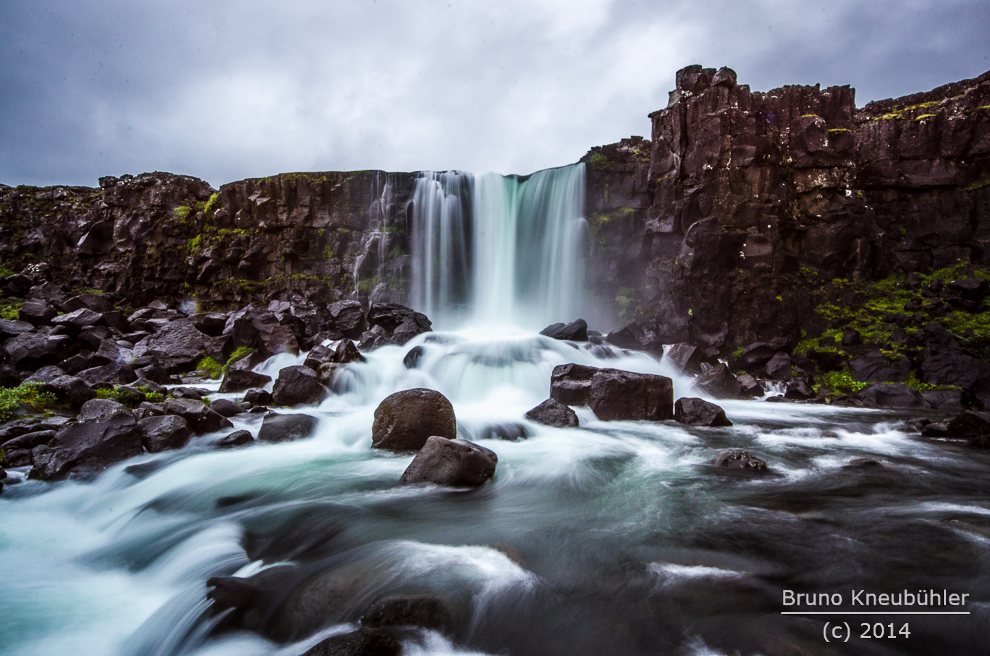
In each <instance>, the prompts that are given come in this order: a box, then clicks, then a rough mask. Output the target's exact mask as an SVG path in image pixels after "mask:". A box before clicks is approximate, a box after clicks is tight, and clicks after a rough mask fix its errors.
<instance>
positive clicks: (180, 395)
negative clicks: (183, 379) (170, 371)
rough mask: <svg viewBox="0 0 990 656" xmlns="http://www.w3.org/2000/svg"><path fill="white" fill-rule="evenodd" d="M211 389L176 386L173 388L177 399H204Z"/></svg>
mask: <svg viewBox="0 0 990 656" xmlns="http://www.w3.org/2000/svg"><path fill="white" fill-rule="evenodd" d="M209 393H210V392H209V390H205V389H199V388H196V387H175V388H172V397H173V398H176V399H192V400H193V401H202V400H203V397H204V396H208V395H209Z"/></svg>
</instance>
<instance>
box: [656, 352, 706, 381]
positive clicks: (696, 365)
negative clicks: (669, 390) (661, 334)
mask: <svg viewBox="0 0 990 656" xmlns="http://www.w3.org/2000/svg"><path fill="white" fill-rule="evenodd" d="M663 359H664V361H665V362H667V363H669V364H670V366H672V367H673V368H674V371H677V372H678V373H682V374H691V375H695V374H699V373H701V363H702V362H703V361H704V360H705V354H704V352H703V351H702V350H701V349H699V348H698V347H697V346H692V345H691V344H674V345H672V346H669V347H668V348H667V350H666V351H665V352H664V355H663Z"/></svg>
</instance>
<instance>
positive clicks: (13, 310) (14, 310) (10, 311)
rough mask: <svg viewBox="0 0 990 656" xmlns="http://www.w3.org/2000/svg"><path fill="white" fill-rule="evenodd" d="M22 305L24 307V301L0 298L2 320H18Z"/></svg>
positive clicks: (0, 316) (0, 317)
mask: <svg viewBox="0 0 990 656" xmlns="http://www.w3.org/2000/svg"><path fill="white" fill-rule="evenodd" d="M22 305H24V301H21V300H15V299H12V298H0V319H6V320H8V321H13V320H14V319H17V316H18V312H19V311H20V309H21V306H22Z"/></svg>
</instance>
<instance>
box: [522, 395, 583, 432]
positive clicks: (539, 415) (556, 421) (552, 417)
mask: <svg viewBox="0 0 990 656" xmlns="http://www.w3.org/2000/svg"><path fill="white" fill-rule="evenodd" d="M525 417H526V419H529V420H530V421H535V422H537V423H539V424H544V425H546V426H555V427H557V428H577V425H578V416H577V414H576V413H575V412H574V411H573V410H571V409H570V408H569V407H567V406H566V405H564V404H563V403H561V402H560V401H557V400H555V399H547V400H546V401H544V402H543V403H541V404H540V405H538V406H536V407H535V408H533V409H532V410H529V411H528V412H526V415H525Z"/></svg>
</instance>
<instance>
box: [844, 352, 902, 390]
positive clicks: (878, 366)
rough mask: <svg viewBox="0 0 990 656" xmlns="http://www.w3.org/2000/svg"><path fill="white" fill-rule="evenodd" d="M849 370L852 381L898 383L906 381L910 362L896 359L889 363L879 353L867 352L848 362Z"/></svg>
mask: <svg viewBox="0 0 990 656" xmlns="http://www.w3.org/2000/svg"><path fill="white" fill-rule="evenodd" d="M849 369H850V371H851V372H852V377H853V379H854V380H859V381H863V382H868V383H898V382H903V381H906V380H907V379H908V374H910V373H911V361H910V360H908V359H907V358H897V359H896V360H895V361H894V362H891V361H890V360H888V359H887V357H886V356H885V355H884V354H883V353H881V352H880V351H869V352H868V353H865V354H863V355H861V356H859V357H857V358H851V359H850V360H849Z"/></svg>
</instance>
